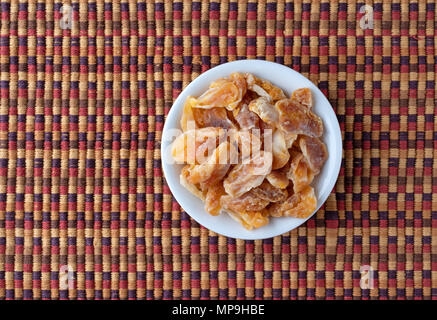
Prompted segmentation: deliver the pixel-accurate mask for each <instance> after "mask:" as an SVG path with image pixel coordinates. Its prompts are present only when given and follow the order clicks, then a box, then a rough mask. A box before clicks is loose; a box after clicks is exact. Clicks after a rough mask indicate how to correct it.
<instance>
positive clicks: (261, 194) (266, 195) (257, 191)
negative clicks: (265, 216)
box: [248, 180, 288, 210]
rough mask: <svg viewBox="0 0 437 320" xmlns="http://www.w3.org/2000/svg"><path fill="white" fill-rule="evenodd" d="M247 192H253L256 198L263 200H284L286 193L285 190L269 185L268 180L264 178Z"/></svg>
mask: <svg viewBox="0 0 437 320" xmlns="http://www.w3.org/2000/svg"><path fill="white" fill-rule="evenodd" d="M249 193H251V194H253V195H254V196H255V197H256V198H259V199H262V200H265V201H267V202H279V201H284V200H285V199H286V198H287V195H288V193H287V190H285V189H280V188H277V187H275V186H273V185H271V184H270V182H268V181H266V180H264V182H263V183H261V184H260V185H259V186H258V187H256V188H253V189H252V190H250V191H249ZM248 210H249V209H248ZM258 210H259V209H258Z"/></svg>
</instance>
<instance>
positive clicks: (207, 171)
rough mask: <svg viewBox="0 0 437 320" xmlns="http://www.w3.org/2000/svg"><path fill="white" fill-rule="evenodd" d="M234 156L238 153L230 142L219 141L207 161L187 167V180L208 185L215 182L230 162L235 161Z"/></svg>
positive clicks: (225, 171) (221, 176) (223, 174)
mask: <svg viewBox="0 0 437 320" xmlns="http://www.w3.org/2000/svg"><path fill="white" fill-rule="evenodd" d="M236 157H238V153H237V151H236V149H235V147H234V146H233V145H232V144H230V143H229V142H228V141H225V142H222V143H220V145H219V146H218V147H217V149H215V150H214V152H213V153H212V155H211V156H210V157H209V158H208V160H207V161H205V162H204V163H202V164H198V165H194V166H192V167H190V168H189V175H188V177H187V179H188V182H190V183H192V184H198V183H202V182H203V183H206V184H210V185H213V184H215V183H217V182H218V181H219V180H221V179H223V177H224V176H225V175H226V173H227V172H228V170H229V168H230V166H231V163H235V162H236Z"/></svg>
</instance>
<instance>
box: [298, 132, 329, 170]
mask: <svg viewBox="0 0 437 320" xmlns="http://www.w3.org/2000/svg"><path fill="white" fill-rule="evenodd" d="M299 146H300V149H301V150H302V153H303V155H304V157H305V159H306V161H307V163H308V165H309V167H310V168H311V170H312V171H313V172H314V173H315V174H318V173H319V172H320V170H321V169H322V167H323V164H324V163H325V161H326V159H327V158H328V151H327V150H326V146H325V144H324V143H323V142H322V141H320V139H317V138H313V137H308V136H302V137H301V138H300V139H299Z"/></svg>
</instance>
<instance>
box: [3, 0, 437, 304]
mask: <svg viewBox="0 0 437 320" xmlns="http://www.w3.org/2000/svg"><path fill="white" fill-rule="evenodd" d="M366 4H368V5H370V6H371V8H373V29H363V28H361V27H360V21H361V18H362V17H363V13H360V8H361V7H362V5H364V2H363V1H362V2H355V1H348V2H347V3H346V2H341V3H338V2H335V1H323V2H321V3H319V2H317V1H303V2H302V1H293V2H284V1H278V2H273V1H267V2H265V1H259V2H257V1H238V2H237V1H227V0H224V1H216V2H190V1H183V2H182V1H175V2H170V1H164V2H147V3H143V2H137V1H133V0H132V1H122V2H118V1H114V2H105V3H104V2H97V3H95V2H87V1H80V2H73V3H69V2H68V1H63V2H59V1H58V2H53V1H29V2H22V3H18V2H17V1H12V2H1V3H0V72H1V74H0V298H1V299H210V298H212V299H431V298H433V297H434V298H437V231H436V230H437V229H436V228H437V163H436V161H437V157H436V155H437V154H436V153H437V135H436V132H437V130H436V129H437V128H436V121H435V115H436V110H437V108H436V91H435V81H436V74H437V67H436V65H437V54H436V44H437V34H436V30H437V24H436V18H437V17H436V4H435V3H433V2H425V1H419V2H417V1H407V0H403V1H400V2H399V1H394V2H392V3H391V2H389V1H384V2H381V1H378V2H374V3H372V2H371V1H366ZM65 5H71V7H72V13H73V15H72V23H71V29H68V25H69V22H68V21H67V20H65V15H66V14H67V15H68V10H67V9H68V7H67V9H65V7H64V8H61V7H62V6H65ZM65 10H66V11H65ZM61 22H63V23H61ZM62 26H64V27H63V28H61V27H62ZM65 26H67V28H65ZM246 58H258V59H266V60H271V61H276V62H278V63H281V64H284V65H286V66H289V67H291V68H293V69H295V70H297V71H299V72H301V73H302V74H303V75H305V76H307V77H308V78H309V79H310V80H312V81H313V82H314V83H315V84H316V85H317V86H318V87H319V88H320V89H321V90H322V91H323V93H324V94H325V95H326V96H327V97H328V99H329V100H330V102H331V103H332V105H333V107H334V109H335V111H336V113H337V116H338V120H339V122H340V125H341V129H342V133H343V138H344V158H343V164H342V169H341V172H340V176H339V179H338V183H337V185H336V187H335V189H334V190H333V192H332V194H331V195H330V197H329V199H328V201H327V202H326V204H325V205H324V206H323V207H322V209H321V210H320V211H319V212H318V213H317V214H316V215H315V216H314V217H313V218H312V219H310V220H309V221H308V222H307V223H305V224H304V225H303V226H301V227H299V228H298V229H296V230H294V231H292V232H289V233H287V234H284V235H282V236H278V237H275V238H273V239H267V240H257V241H243V240H235V239H230V238H226V237H223V236H218V235H217V234H215V233H213V232H211V231H209V230H207V229H205V228H203V227H201V226H199V224H197V223H196V222H195V221H193V220H192V219H191V218H190V217H189V216H188V215H187V214H186V213H185V212H183V211H182V210H181V208H180V207H179V205H178V203H177V202H176V201H175V200H174V198H173V197H172V195H171V193H170V191H169V188H168V187H167V185H166V183H165V180H164V178H163V176H162V171H161V159H160V139H161V134H162V128H163V124H164V121H165V116H166V114H168V112H169V110H170V108H171V106H172V102H173V101H174V99H175V98H176V97H177V96H178V94H179V93H180V92H181V90H182V89H183V88H184V87H185V86H186V85H187V84H188V83H190V81H192V80H193V79H194V78H196V77H197V76H198V75H199V74H200V73H202V72H204V71H206V70H208V69H209V68H211V67H213V66H215V65H218V64H221V63H224V62H227V61H232V60H236V59H246ZM362 266H371V267H372V268H373V271H374V288H373V289H361V288H360V279H361V274H360V268H361V267H362ZM68 274H70V276H71V277H70V278H69V279H70V281H69V282H68V283H69V284H70V285H68V286H65V285H63V284H64V282H66V281H65V280H66V279H65V277H64V276H65V275H68Z"/></svg>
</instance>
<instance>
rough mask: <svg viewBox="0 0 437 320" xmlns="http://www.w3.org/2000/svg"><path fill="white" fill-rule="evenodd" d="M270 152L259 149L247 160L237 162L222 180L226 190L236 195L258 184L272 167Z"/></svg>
mask: <svg viewBox="0 0 437 320" xmlns="http://www.w3.org/2000/svg"><path fill="white" fill-rule="evenodd" d="M272 158H273V156H272V154H271V153H270V152H265V151H262V150H261V151H260V152H259V153H257V154H254V155H252V156H251V158H250V159H247V160H248V161H243V163H239V164H237V165H236V166H235V167H234V168H232V170H231V171H230V172H229V174H228V176H227V177H226V179H225V180H224V182H223V186H224V187H225V190H226V192H227V193H228V194H229V195H231V196H233V197H238V196H240V195H242V194H244V193H246V192H247V191H249V190H250V189H252V188H255V187H257V186H259V185H260V184H261V183H262V182H263V180H264V178H265V176H266V175H268V174H269V173H270V171H271V169H272Z"/></svg>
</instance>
